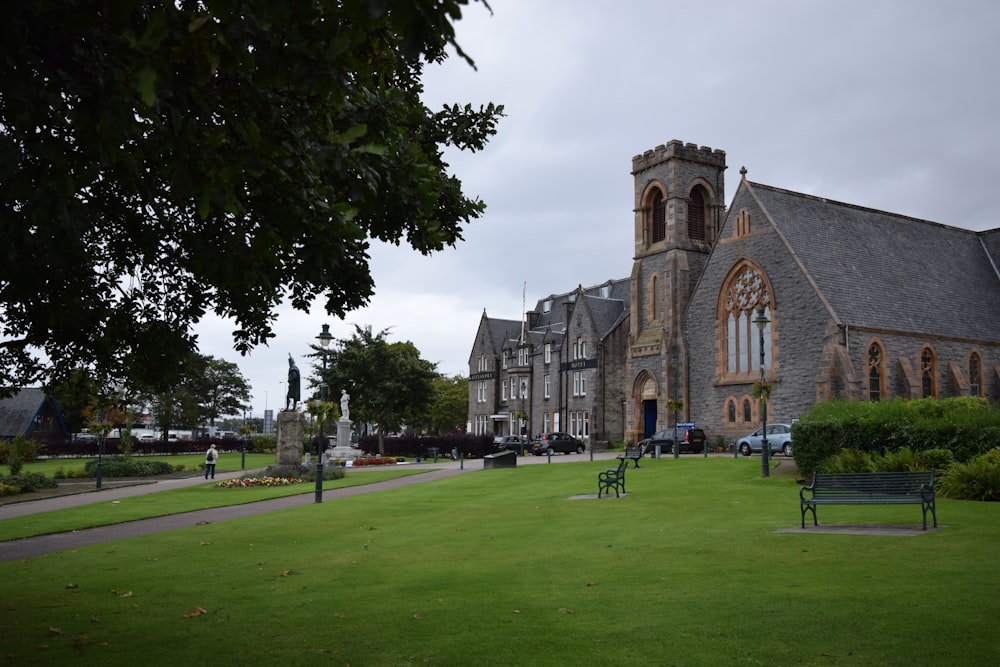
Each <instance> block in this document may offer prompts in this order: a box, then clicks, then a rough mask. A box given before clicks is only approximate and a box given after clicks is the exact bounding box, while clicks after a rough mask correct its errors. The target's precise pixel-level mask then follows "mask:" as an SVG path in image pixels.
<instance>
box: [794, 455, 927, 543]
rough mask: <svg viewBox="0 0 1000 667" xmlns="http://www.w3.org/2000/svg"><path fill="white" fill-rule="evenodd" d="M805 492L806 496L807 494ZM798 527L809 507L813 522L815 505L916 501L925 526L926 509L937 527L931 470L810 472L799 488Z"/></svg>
mask: <svg viewBox="0 0 1000 667" xmlns="http://www.w3.org/2000/svg"><path fill="white" fill-rule="evenodd" d="M807 494H808V497H807ZM799 499H800V503H799V504H800V509H801V510H802V527H803V528H805V527H806V512H807V511H811V512H812V515H813V525H814V526H818V525H819V524H818V523H817V521H816V506H817V505H910V504H912V505H920V508H921V510H922V511H923V514H924V530H927V511H928V510H930V512H931V516H932V517H933V518H934V527H935V528H937V510H936V508H935V504H934V471H933V470H929V471H913V472H857V473H819V472H814V473H813V478H812V484H810V485H809V486H803V487H802V488H801V489H800V490H799Z"/></svg>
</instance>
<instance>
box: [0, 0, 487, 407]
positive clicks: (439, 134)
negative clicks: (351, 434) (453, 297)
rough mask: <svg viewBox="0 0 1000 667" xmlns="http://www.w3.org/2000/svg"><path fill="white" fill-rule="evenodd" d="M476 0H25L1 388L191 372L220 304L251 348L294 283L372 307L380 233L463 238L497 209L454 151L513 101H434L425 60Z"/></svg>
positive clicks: (301, 304)
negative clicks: (451, 168)
mask: <svg viewBox="0 0 1000 667" xmlns="http://www.w3.org/2000/svg"><path fill="white" fill-rule="evenodd" d="M475 1H476V0H315V1H312V2H282V1H276V0H175V1H173V2H148V1H132V0H103V1H101V0H97V1H93V0H61V1H60V2H46V1H38V0H11V1H10V2H7V3H5V4H4V16H3V21H0V55H2V57H0V216H2V220H3V222H2V225H3V228H2V231H3V239H4V242H3V244H2V246H0V303H3V308H2V309H0V331H2V334H3V336H2V338H0V387H3V386H6V387H16V386H23V385H26V384H34V383H41V384H50V383H51V380H53V379H54V378H58V376H60V375H64V374H65V373H66V372H68V370H69V369H72V368H75V367H86V368H88V369H89V370H91V371H93V373H94V377H95V378H99V379H100V380H102V381H103V382H107V380H108V379H109V378H113V379H114V380H115V381H116V383H121V382H123V381H128V382H132V381H134V382H135V383H137V384H138V385H139V386H149V387H159V388H166V387H170V386H174V385H176V383H177V381H178V380H179V377H180V372H181V365H182V364H180V363H178V362H179V361H181V360H183V359H184V358H185V356H186V355H188V354H190V353H191V352H192V351H193V350H194V349H195V346H196V340H195V338H194V336H193V334H192V325H193V324H195V323H197V322H198V321H199V320H200V319H201V318H202V317H203V316H204V315H205V314H206V313H207V312H215V313H217V314H218V315H220V316H222V317H224V318H229V319H231V320H233V321H234V322H235V323H236V325H235V330H234V331H233V334H232V335H233V340H234V347H235V349H237V350H238V351H240V352H243V353H246V352H247V351H249V350H251V349H252V348H253V347H254V346H256V345H259V344H261V343H264V342H266V341H267V340H268V339H269V338H271V337H272V335H273V334H272V324H273V320H274V318H275V312H276V309H277V307H278V306H279V305H280V304H281V303H283V302H289V303H290V304H291V305H292V306H294V307H295V308H298V309H302V310H307V309H308V308H309V306H310V305H311V304H312V302H313V301H314V300H316V299H317V298H322V299H323V300H324V303H325V306H326V310H327V312H328V313H330V314H332V315H335V316H340V317H342V316H344V314H346V313H347V312H349V311H351V310H353V309H356V308H358V307H360V306H363V305H364V304H366V303H367V301H368V299H369V297H370V296H371V294H372V291H373V283H372V277H371V274H370V271H369V266H368V248H369V242H370V240H371V239H378V240H381V241H386V242H391V243H395V244H400V243H404V242H405V243H407V244H409V245H410V246H411V247H413V248H414V249H415V250H417V251H418V252H421V253H425V254H426V253H431V252H434V251H437V250H440V249H443V248H445V247H447V246H451V245H454V244H456V243H457V242H458V241H459V240H461V238H462V228H463V225H465V224H467V223H469V222H470V221H471V220H473V219H474V218H477V217H478V216H480V215H481V214H482V212H483V210H484V204H483V202H481V201H479V200H477V199H472V198H469V197H467V196H466V195H465V194H464V193H463V192H462V186H461V183H460V182H459V180H458V179H457V178H455V177H454V176H452V175H450V174H449V173H448V165H447V164H446V162H445V161H444V159H443V150H444V149H445V148H446V147H449V146H451V147H456V148H458V149H462V150H471V151H477V150H481V149H482V148H483V147H484V146H485V144H486V142H487V141H488V139H489V138H490V137H491V136H492V135H493V134H494V133H495V131H496V123H497V122H498V120H499V118H500V117H501V116H502V107H499V106H495V105H493V104H488V105H486V106H483V107H480V108H478V109H475V108H473V107H471V106H469V105H466V106H459V105H452V106H445V107H444V108H442V109H439V110H437V111H432V110H430V109H428V108H427V107H426V106H425V105H424V104H423V103H422V101H421V99H420V94H421V92H422V86H421V83H420V76H421V74H422V71H423V68H424V66H425V65H426V64H427V63H430V62H435V61H439V60H441V59H442V58H444V57H445V53H446V51H445V49H446V48H447V46H448V45H449V44H451V45H452V46H453V47H454V48H455V49H456V50H457V53H458V54H459V55H460V56H462V57H464V53H463V52H462V50H461V49H460V48H458V45H457V44H455V40H454V32H453V27H452V23H453V22H454V21H456V20H458V19H459V18H460V16H461V10H462V9H463V8H464V7H466V6H467V5H469V4H470V2H475ZM480 1H482V2H483V4H484V5H486V3H485V1H484V0H480ZM487 8H488V5H487ZM470 63H471V61H470Z"/></svg>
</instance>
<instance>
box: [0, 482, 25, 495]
mask: <svg viewBox="0 0 1000 667" xmlns="http://www.w3.org/2000/svg"><path fill="white" fill-rule="evenodd" d="M19 493H21V489H19V488H17V487H16V486H11V485H10V484H4V483H3V482H0V497H2V496H16V495H17V494H19Z"/></svg>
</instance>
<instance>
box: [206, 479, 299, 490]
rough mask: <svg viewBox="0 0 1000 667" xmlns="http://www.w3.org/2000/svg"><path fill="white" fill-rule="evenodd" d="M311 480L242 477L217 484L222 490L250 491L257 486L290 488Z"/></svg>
mask: <svg viewBox="0 0 1000 667" xmlns="http://www.w3.org/2000/svg"><path fill="white" fill-rule="evenodd" d="M308 481H309V480H307V479H303V478H301V477H298V478H294V477H242V478H239V479H227V480H224V481H222V482H219V483H218V484H216V486H217V487H219V488H220V489H249V488H253V487H255V486H288V485H290V484H302V483H304V482H308Z"/></svg>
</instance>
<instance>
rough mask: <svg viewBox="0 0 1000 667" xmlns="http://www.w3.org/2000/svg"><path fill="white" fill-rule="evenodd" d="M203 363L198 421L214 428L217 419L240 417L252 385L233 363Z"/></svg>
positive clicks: (203, 359) (206, 359) (205, 359)
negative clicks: (205, 422)
mask: <svg viewBox="0 0 1000 667" xmlns="http://www.w3.org/2000/svg"><path fill="white" fill-rule="evenodd" d="M199 356H200V355H199ZM201 364H202V374H201V377H200V378H199V379H198V382H197V384H198V385H199V394H200V401H199V410H200V416H199V421H207V422H208V423H209V424H210V425H212V426H215V420H216V419H217V418H218V417H221V416H222V415H234V414H238V413H239V412H240V410H242V409H243V408H244V406H245V405H246V404H247V403H249V402H250V384H249V383H248V382H247V380H246V378H245V377H243V374H242V373H240V369H239V366H237V365H236V364H234V363H232V362H231V361H226V360H224V359H216V358H215V357H201Z"/></svg>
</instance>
